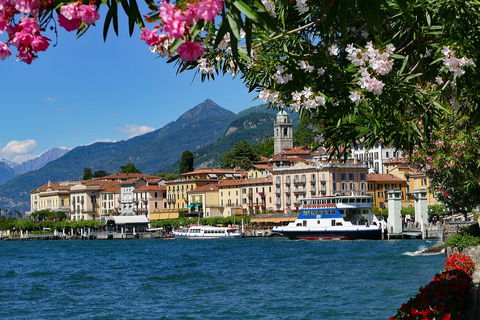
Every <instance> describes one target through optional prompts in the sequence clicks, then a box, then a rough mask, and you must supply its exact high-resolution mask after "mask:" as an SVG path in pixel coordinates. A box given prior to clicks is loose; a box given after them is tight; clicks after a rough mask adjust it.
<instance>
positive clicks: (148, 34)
mask: <svg viewBox="0 0 480 320" xmlns="http://www.w3.org/2000/svg"><path fill="white" fill-rule="evenodd" d="M140 39H141V40H143V41H145V43H146V44H147V45H149V46H152V47H153V46H155V45H157V44H158V43H159V41H160V37H159V35H158V33H157V32H156V31H150V30H148V29H147V28H142V32H141V33H140Z"/></svg>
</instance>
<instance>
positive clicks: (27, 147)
mask: <svg viewBox="0 0 480 320" xmlns="http://www.w3.org/2000/svg"><path fill="white" fill-rule="evenodd" d="M35 148H37V141H35V140H33V139H28V140H22V141H18V140H12V141H10V142H9V143H7V145H6V146H5V147H3V148H2V149H1V151H0V157H2V158H5V159H7V160H10V161H13V162H17V163H21V162H23V161H26V160H30V159H32V158H33V157H34V155H33V151H34V150H35Z"/></svg>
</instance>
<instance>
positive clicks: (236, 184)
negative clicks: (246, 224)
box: [218, 179, 245, 217]
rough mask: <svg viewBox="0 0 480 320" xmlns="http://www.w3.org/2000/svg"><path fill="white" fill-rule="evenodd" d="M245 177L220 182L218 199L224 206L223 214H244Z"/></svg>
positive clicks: (226, 215)
mask: <svg viewBox="0 0 480 320" xmlns="http://www.w3.org/2000/svg"><path fill="white" fill-rule="evenodd" d="M244 181H245V180H243V179H231V180H230V179H224V180H222V181H221V182H220V183H219V184H218V201H219V203H220V205H221V206H222V207H223V216H224V217H229V216H233V215H241V214H243V207H242V184H243V182H244Z"/></svg>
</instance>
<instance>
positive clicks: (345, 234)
mask: <svg viewBox="0 0 480 320" xmlns="http://www.w3.org/2000/svg"><path fill="white" fill-rule="evenodd" d="M300 201H301V204H302V209H301V211H300V215H299V216H298V217H297V220H295V221H294V222H291V223H290V224H288V225H287V226H283V227H275V228H273V229H272V231H273V232H279V233H281V234H283V235H284V236H285V237H288V238H290V239H381V238H382V228H381V223H380V221H379V220H378V219H377V217H376V216H375V215H374V214H373V212H372V197H371V196H335V197H313V198H308V199H307V198H305V199H300Z"/></svg>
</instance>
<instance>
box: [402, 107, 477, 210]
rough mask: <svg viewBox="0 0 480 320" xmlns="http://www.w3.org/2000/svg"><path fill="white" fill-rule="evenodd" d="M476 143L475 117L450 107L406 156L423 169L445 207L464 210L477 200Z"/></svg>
mask: <svg viewBox="0 0 480 320" xmlns="http://www.w3.org/2000/svg"><path fill="white" fill-rule="evenodd" d="M422 129H423V128H422ZM479 144H480V124H479V123H478V121H477V120H476V119H475V118H471V117H468V116H465V115H462V114H461V113H459V112H458V111H456V110H450V111H446V112H445V114H444V116H443V117H442V118H441V119H440V120H439V122H438V124H437V126H436V128H434V129H433V130H432V131H430V134H429V136H428V137H426V138H425V139H423V140H422V141H421V142H420V143H419V144H418V145H416V146H415V149H414V151H413V153H412V154H411V156H407V159H408V161H409V163H413V164H417V165H419V166H420V168H422V169H423V170H424V171H425V173H426V174H427V176H428V177H429V178H430V182H431V185H430V186H431V188H432V191H433V192H434V194H436V197H437V198H438V199H439V200H440V201H441V202H442V203H443V204H445V205H446V206H447V208H448V209H449V210H454V211H457V212H460V213H467V212H470V211H471V210H472V209H473V208H475V207H476V206H477V205H478V204H480V160H479V159H480V150H479V148H478V145H479Z"/></svg>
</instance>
